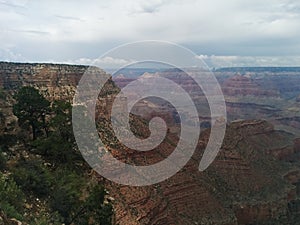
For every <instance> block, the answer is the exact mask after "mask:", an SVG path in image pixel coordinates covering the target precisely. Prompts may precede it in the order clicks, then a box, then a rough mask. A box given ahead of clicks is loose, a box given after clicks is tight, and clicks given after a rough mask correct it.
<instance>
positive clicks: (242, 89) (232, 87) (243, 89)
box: [222, 74, 278, 97]
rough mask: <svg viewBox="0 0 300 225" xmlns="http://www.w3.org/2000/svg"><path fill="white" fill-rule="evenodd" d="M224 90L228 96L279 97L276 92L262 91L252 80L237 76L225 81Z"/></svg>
mask: <svg viewBox="0 0 300 225" xmlns="http://www.w3.org/2000/svg"><path fill="white" fill-rule="evenodd" d="M222 90H223V92H224V94H225V95H228V96H239V95H242V96H245V95H253V96H263V97H269V96H278V93H277V92H276V91H272V90H266V89H262V88H261V87H260V86H259V85H258V84H256V83H255V82H253V81H252V80H251V78H248V77H246V76H242V75H239V74H238V75H235V76H233V77H230V78H229V79H227V80H225V81H224V83H223V84H222Z"/></svg>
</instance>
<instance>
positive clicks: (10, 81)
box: [0, 62, 87, 100]
mask: <svg viewBox="0 0 300 225" xmlns="http://www.w3.org/2000/svg"><path fill="white" fill-rule="evenodd" d="M86 69H87V67H86V66H74V65H58V64H28V63H5V62H0V88H2V89H4V90H7V91H15V90H17V89H18V88H19V87H21V86H28V85H30V86H34V87H36V88H38V89H39V90H40V91H41V92H42V93H44V94H45V95H46V97H47V98H49V99H50V100H54V99H64V100H71V99H72V97H73V95H74V91H75V88H76V85H77V84H78V81H79V80H80V78H81V76H82V75H83V73H84V72H85V71H86Z"/></svg>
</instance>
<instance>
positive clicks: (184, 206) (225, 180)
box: [107, 120, 300, 225]
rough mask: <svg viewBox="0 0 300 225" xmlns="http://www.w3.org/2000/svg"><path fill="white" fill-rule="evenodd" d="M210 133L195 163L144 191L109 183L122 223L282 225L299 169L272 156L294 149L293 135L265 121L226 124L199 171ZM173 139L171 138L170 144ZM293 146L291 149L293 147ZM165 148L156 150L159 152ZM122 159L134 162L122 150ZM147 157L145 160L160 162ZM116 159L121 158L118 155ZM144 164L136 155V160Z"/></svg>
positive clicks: (204, 136)
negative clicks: (212, 154) (220, 142)
mask: <svg viewBox="0 0 300 225" xmlns="http://www.w3.org/2000/svg"><path fill="white" fill-rule="evenodd" d="M208 137H209V130H206V131H204V132H203V133H202V135H201V138H200V140H199V145H198V148H197V150H196V152H195V155H194V156H193V159H191V160H190V162H189V163H188V164H187V165H186V166H185V167H184V168H183V169H182V170H181V171H180V172H179V173H177V174H176V175H174V176H173V177H171V178H169V179H168V180H166V181H164V182H161V183H159V184H156V185H152V186H148V187H128V186H122V185H116V184H114V183H110V182H108V183H107V187H108V189H109V191H110V194H111V195H112V196H113V198H114V199H115V200H114V205H115V209H116V220H117V222H119V223H120V224H153V225H154V224H178V225H179V224H265V223H266V222H268V221H271V220H273V221H275V222H274V223H273V224H281V223H280V222H279V221H278V220H279V218H280V217H281V218H282V217H286V219H287V220H288V215H289V208H288V205H289V204H290V202H291V201H293V200H295V199H296V198H297V194H296V185H297V183H298V182H299V181H300V180H299V178H300V176H299V175H300V172H299V168H297V167H293V166H289V165H288V164H285V163H284V162H280V161H279V160H277V159H276V158H274V157H273V154H274V151H277V148H280V147H283V146H286V145H290V146H291V148H293V147H294V143H293V137H292V136H290V135H289V134H287V133H284V132H280V131H276V130H274V128H273V126H272V125H271V124H269V123H267V122H265V121H259V120H257V121H253V120H251V121H241V122H234V123H232V124H231V125H229V126H228V129H227V132H226V137H225V140H224V143H223V146H222V150H221V152H220V153H219V155H218V157H217V159H216V160H215V161H214V162H213V164H212V165H211V166H210V167H209V168H208V170H206V171H205V172H199V171H198V163H199V159H200V157H201V155H202V152H203V150H204V148H205V146H206V143H207V141H208ZM170 140H172V139H171V138H170V139H169V141H170ZM296 143H298V142H297V141H296V142H295V148H296V146H297V145H296ZM166 149H168V146H167V144H166V143H165V144H162V145H161V146H160V147H159V150H160V152H161V151H166ZM121 152H123V154H122V155H123V157H124V158H132V155H130V153H129V152H128V151H126V150H124V151H121ZM155 154H156V153H154V152H153V153H148V154H147V155H146V160H147V162H148V163H149V162H153V158H161V155H160V157H159V155H155ZM118 157H120V155H118ZM142 160H145V156H144V157H142V156H141V155H140V157H139V156H137V155H136V156H135V157H134V162H135V163H138V162H141V161H142Z"/></svg>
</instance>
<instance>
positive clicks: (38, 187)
mask: <svg viewBox="0 0 300 225" xmlns="http://www.w3.org/2000/svg"><path fill="white" fill-rule="evenodd" d="M13 177H14V180H15V181H16V183H17V184H18V185H19V186H20V187H21V189H22V190H23V191H24V192H27V193H33V194H36V195H37V196H38V197H44V196H48V195H49V192H50V187H51V180H52V179H51V175H50V173H49V171H48V170H47V169H46V168H45V167H44V166H43V165H42V163H41V162H40V161H38V160H31V161H21V162H19V163H18V164H17V166H16V168H15V169H14V170H13Z"/></svg>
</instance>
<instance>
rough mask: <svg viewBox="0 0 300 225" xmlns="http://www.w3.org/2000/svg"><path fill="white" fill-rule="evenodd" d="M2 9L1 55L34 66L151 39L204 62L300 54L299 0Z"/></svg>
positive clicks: (21, 2) (145, 1)
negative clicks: (211, 58)
mask: <svg viewBox="0 0 300 225" xmlns="http://www.w3.org/2000/svg"><path fill="white" fill-rule="evenodd" d="M1 3H2V5H3V7H4V8H3V7H1V6H0V20H1V21H2V22H1V23H0V30H1V35H0V49H2V50H3V49H5V50H9V51H10V52H14V53H15V54H16V55H18V54H21V55H22V56H23V57H24V58H25V59H26V60H30V61H51V60H53V61H63V62H65V61H74V62H76V60H79V59H82V58H87V59H94V58H97V57H99V56H100V55H102V54H103V53H104V52H105V51H107V50H109V49H110V48H113V47H116V46H117V45H118V44H122V43H126V42H131V41H137V40H144V39H158V40H167V41H172V42H176V43H179V44H182V45H184V46H186V47H188V48H190V49H191V50H193V51H194V52H196V53H197V54H199V55H201V54H202V55H228V56H232V55H233V56H240V57H243V56H244V57H246V56H251V57H263V56H267V57H268V56H269V57H279V56H284V57H287V58H289V57H290V58H292V57H293V56H295V57H296V56H298V55H300V54H299V52H300V41H299V40H300V33H299V30H300V2H299V1H296V0H265V1H261V0H252V1H250V0H245V1H240V0H228V1H222V0H203V1H197V0H186V1H180V0H173V1H169V0H141V1H135V0H128V1H121V0H112V1H98V0H91V1H89V2H88V3H89V4H87V2H83V1H71V0H66V1H59V0H52V1H51V2H50V1H26V0H14V1H10V2H8V1H2V2H1ZM9 4H12V6H8V5H9ZM18 6H21V7H18ZM20 14H23V15H20ZM24 15H25V16H24ZM36 46H39V47H38V48H37V47H36ZM290 58H289V59H290ZM1 59H3V58H0V60H1ZM245 59H248V58H243V61H244V60H245ZM12 60H14V59H13V58H12ZM249 60H250V59H249ZM250 61H251V60H250ZM251 62H252V63H255V62H256V63H258V62H257V61H251ZM281 62H283V61H282V60H281ZM295 63H296V62H295Z"/></svg>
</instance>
